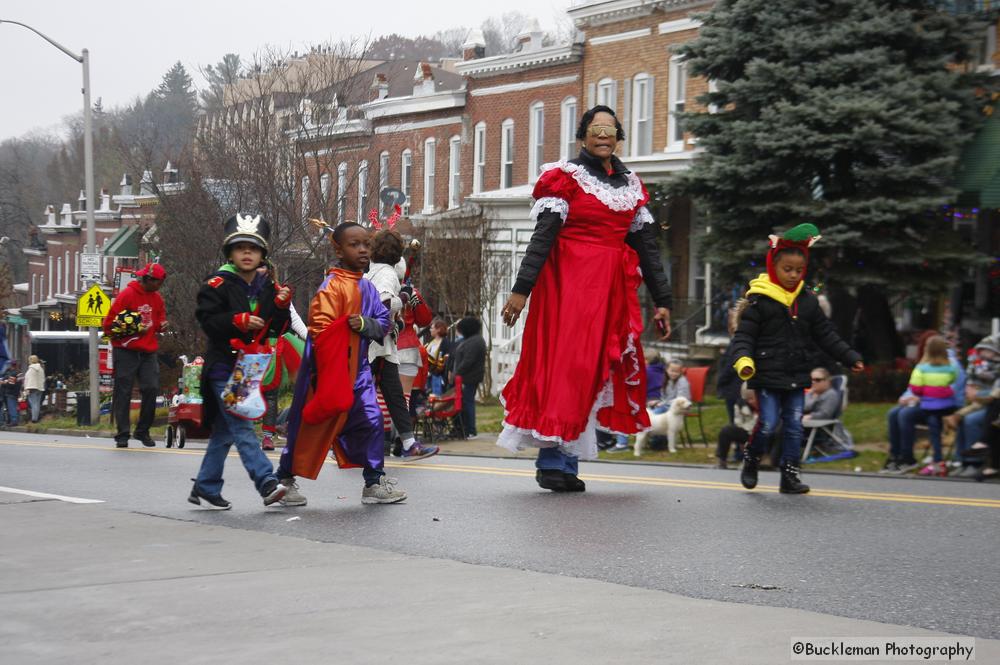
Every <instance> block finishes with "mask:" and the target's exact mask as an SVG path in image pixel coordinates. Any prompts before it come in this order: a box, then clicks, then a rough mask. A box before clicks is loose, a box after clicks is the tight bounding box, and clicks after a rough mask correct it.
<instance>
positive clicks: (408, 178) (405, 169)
mask: <svg viewBox="0 0 1000 665" xmlns="http://www.w3.org/2000/svg"><path fill="white" fill-rule="evenodd" d="M400 162H401V163H402V167H401V168H400V173H399V186H400V188H402V190H403V193H404V194H406V201H404V202H403V214H404V215H409V214H410V192H411V191H412V190H413V153H412V152H410V150H409V149H406V150H404V151H403V155H402V157H401V158H400Z"/></svg>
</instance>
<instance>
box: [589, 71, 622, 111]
mask: <svg viewBox="0 0 1000 665" xmlns="http://www.w3.org/2000/svg"><path fill="white" fill-rule="evenodd" d="M602 88H604V89H605V90H608V91H609V93H608V96H607V99H603V100H602V99H601V89H602ZM594 100H595V105H598V104H604V105H605V106H608V107H610V108H611V109H612V110H613V111H614V112H615V113H617V112H618V109H617V108H615V107H616V106H617V105H618V81H616V80H614V79H611V78H603V79H601V80H600V81H598V82H597V89H596V94H595V98H594Z"/></svg>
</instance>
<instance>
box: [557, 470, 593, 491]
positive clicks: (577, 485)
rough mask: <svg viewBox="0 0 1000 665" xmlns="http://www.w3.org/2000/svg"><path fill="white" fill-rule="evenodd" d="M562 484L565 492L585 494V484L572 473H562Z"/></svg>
mask: <svg viewBox="0 0 1000 665" xmlns="http://www.w3.org/2000/svg"><path fill="white" fill-rule="evenodd" d="M563 484H564V485H565V486H566V491H567V492H586V491H587V483H585V482H583V481H582V480H580V479H579V478H577V477H576V476H574V475H573V474H572V473H563Z"/></svg>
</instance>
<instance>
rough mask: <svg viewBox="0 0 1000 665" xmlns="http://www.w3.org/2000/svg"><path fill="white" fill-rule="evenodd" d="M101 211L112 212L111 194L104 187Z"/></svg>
mask: <svg viewBox="0 0 1000 665" xmlns="http://www.w3.org/2000/svg"><path fill="white" fill-rule="evenodd" d="M101 211H102V212H111V194H109V193H108V190H106V189H103V188H102V189H101Z"/></svg>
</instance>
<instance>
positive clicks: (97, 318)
mask: <svg viewBox="0 0 1000 665" xmlns="http://www.w3.org/2000/svg"><path fill="white" fill-rule="evenodd" d="M109 309H111V298H109V297H108V296H107V294H105V293H104V291H102V290H101V287H100V285H98V284H94V285H93V286H91V287H90V288H89V289H87V291H86V292H85V293H84V294H83V295H82V296H80V299H79V300H77V301H76V325H78V326H80V327H81V328H100V327H101V324H103V323H104V317H105V316H107V314H108V310H109Z"/></svg>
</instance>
